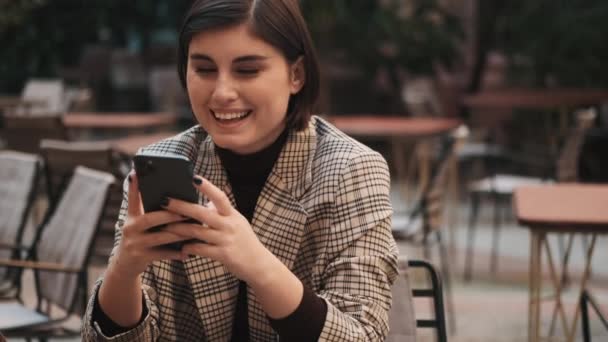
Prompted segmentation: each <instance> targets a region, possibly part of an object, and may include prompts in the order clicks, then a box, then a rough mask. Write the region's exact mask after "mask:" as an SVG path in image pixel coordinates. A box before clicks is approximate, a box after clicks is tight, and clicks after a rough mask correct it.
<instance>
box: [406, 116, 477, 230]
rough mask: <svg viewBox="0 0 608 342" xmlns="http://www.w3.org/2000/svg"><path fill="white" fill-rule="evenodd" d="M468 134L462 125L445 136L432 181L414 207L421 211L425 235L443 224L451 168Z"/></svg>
mask: <svg viewBox="0 0 608 342" xmlns="http://www.w3.org/2000/svg"><path fill="white" fill-rule="evenodd" d="M467 136H468V129H467V128H466V127H465V126H461V127H459V128H457V129H456V130H455V131H454V132H453V133H452V134H451V135H450V136H448V137H445V138H444V141H443V142H442V144H441V149H440V152H439V156H438V158H437V160H436V161H435V163H434V165H433V167H432V169H431V177H430V181H429V182H428V184H427V185H426V187H425V189H424V190H423V191H422V195H421V198H420V200H419V202H418V204H417V208H415V209H414V210H415V211H416V210H419V211H421V213H420V214H422V217H423V220H422V222H423V234H424V236H428V235H429V234H430V233H432V232H434V231H437V230H439V229H440V228H441V226H442V223H443V222H442V221H443V212H444V202H445V198H444V197H445V193H446V189H447V184H448V177H449V169H450V166H451V165H453V164H452V163H453V161H454V158H456V151H457V149H458V148H459V147H460V146H461V145H462V144H463V143H464V140H465V139H466V137H467Z"/></svg>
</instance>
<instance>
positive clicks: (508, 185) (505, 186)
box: [464, 109, 595, 280]
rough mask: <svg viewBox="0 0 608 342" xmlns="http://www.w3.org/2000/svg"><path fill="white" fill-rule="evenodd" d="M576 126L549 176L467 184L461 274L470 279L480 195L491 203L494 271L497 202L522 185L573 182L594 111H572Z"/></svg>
mask: <svg viewBox="0 0 608 342" xmlns="http://www.w3.org/2000/svg"><path fill="white" fill-rule="evenodd" d="M575 116H576V121H577V123H576V126H575V127H573V128H572V129H571V130H570V132H569V134H568V136H567V137H566V140H565V141H564V144H563V146H562V148H561V151H560V154H559V156H558V157H557V160H555V161H553V163H554V167H553V168H552V169H551V170H549V172H546V173H547V174H548V175H549V177H547V178H545V179H543V178H538V177H531V176H525V175H515V174H496V175H493V176H490V177H486V178H483V179H480V180H477V181H474V182H472V183H471V184H470V185H469V194H470V198H471V209H470V213H469V231H468V242H467V255H466V260H465V272H464V276H465V279H466V280H470V279H471V276H472V269H473V249H474V248H473V245H474V242H475V230H476V227H477V219H478V215H479V205H480V201H481V197H482V196H489V197H491V198H492V199H493V202H494V223H493V229H494V230H493V233H492V235H493V237H492V256H491V261H490V268H491V269H492V271H494V272H496V270H497V267H498V237H499V229H500V212H499V209H500V204H501V203H503V202H509V203H510V199H511V197H512V195H513V193H514V192H515V189H517V188H518V187H521V186H526V185H539V184H542V183H546V182H553V181H557V182H576V181H577V180H578V160H579V155H580V151H581V147H582V143H583V140H584V138H585V132H586V131H587V129H589V127H591V125H592V124H593V121H594V119H595V111H594V110H592V109H589V110H581V111H578V112H577V113H576V115H575Z"/></svg>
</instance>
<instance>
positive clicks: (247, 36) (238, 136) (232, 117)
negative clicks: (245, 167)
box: [186, 24, 304, 154]
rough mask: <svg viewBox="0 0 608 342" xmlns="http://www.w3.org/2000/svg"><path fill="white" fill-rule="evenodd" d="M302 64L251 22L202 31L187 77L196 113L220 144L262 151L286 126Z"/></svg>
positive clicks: (241, 150)
mask: <svg viewBox="0 0 608 342" xmlns="http://www.w3.org/2000/svg"><path fill="white" fill-rule="evenodd" d="M301 68H302V66H301V62H296V63H294V64H293V65H290V64H289V63H288V61H287V60H286V59H285V57H284V56H283V55H282V54H281V52H280V51H279V50H277V49H276V48H275V47H273V46H272V45H270V44H268V43H266V42H265V41H263V40H261V39H260V38H258V37H256V36H255V35H253V34H252V33H251V32H250V30H249V29H248V27H247V25H245V24H242V25H238V26H234V27H229V28H223V29H218V30H211V31H205V32H201V33H198V34H197V35H195V36H194V37H193V38H192V41H191V42H190V46H189V56H188V71H187V77H186V79H187V80H186V82H187V86H188V96H189V97H190V102H191V105H192V110H193V111H194V115H195V116H196V119H197V120H198V122H199V124H200V125H201V126H202V127H203V128H204V129H205V130H206V131H207V132H208V133H209V134H210V135H211V137H212V138H213V141H214V142H215V144H217V145H218V146H220V147H223V148H226V149H229V150H231V151H233V152H235V153H239V154H248V153H253V152H257V151H259V150H261V149H263V148H265V147H267V146H269V145H270V144H272V142H274V141H275V140H276V139H277V138H278V136H279V135H280V134H281V132H282V131H283V129H284V128H285V124H286V113H287V104H288V101H289V97H290V95H292V94H295V93H297V92H298V91H299V90H300V89H301V88H302V86H303V83H304V80H303V71H302V70H301Z"/></svg>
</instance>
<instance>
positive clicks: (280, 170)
mask: <svg viewBox="0 0 608 342" xmlns="http://www.w3.org/2000/svg"><path fill="white" fill-rule="evenodd" d="M315 147H316V135H315V134H314V125H312V123H311V126H310V127H309V128H307V129H305V130H304V131H302V132H291V133H290V134H289V137H288V139H287V142H286V143H285V146H284V147H283V150H282V151H281V153H280V155H279V158H278V159H277V162H276V164H275V166H274V167H273V169H272V171H271V173H270V175H269V176H268V179H267V181H266V184H265V185H264V188H263V189H262V192H261V193H260V196H259V198H258V201H257V204H256V208H255V212H254V215H253V220H252V228H253V230H254V231H255V233H256V235H257V237H258V239H259V240H260V242H261V243H262V244H263V245H264V246H265V247H266V248H267V249H268V250H269V251H270V252H271V253H272V254H274V255H275V256H276V257H277V258H278V259H279V260H281V262H282V263H283V264H284V265H286V266H287V267H288V268H289V269H292V268H293V265H294V261H295V258H296V256H297V255H298V252H299V250H300V243H301V240H302V234H303V232H304V227H305V225H306V221H307V213H306V210H305V208H304V206H303V205H302V203H301V202H300V198H301V196H302V195H303V194H304V193H305V192H306V190H307V189H308V188H309V186H310V185H311V178H312V176H311V173H312V171H311V165H312V158H313V156H314V151H315ZM248 298H249V299H248V300H249V303H248V307H249V326H250V330H251V332H252V334H254V335H255V336H257V337H260V340H268V339H271V337H272V336H273V334H274V333H273V331H272V329H271V328H270V325H269V324H264V322H266V320H265V319H264V320H262V321H260V317H264V318H265V317H266V316H265V314H264V312H263V310H262V308H261V306H260V304H259V302H258V301H257V299H256V298H255V293H253V291H251V290H250V291H248ZM262 335H264V337H262Z"/></svg>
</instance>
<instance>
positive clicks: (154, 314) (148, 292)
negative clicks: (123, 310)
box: [81, 179, 159, 342]
mask: <svg viewBox="0 0 608 342" xmlns="http://www.w3.org/2000/svg"><path fill="white" fill-rule="evenodd" d="M127 189H128V183H127V180H126V179H125V181H124V183H123V201H122V205H121V207H120V211H119V214H118V221H117V222H116V230H115V235H114V248H113V249H112V253H111V254H110V262H111V260H112V257H113V256H114V254H115V252H116V248H117V247H118V244H119V242H120V238H121V236H122V227H123V225H124V223H125V219H126V216H127V204H128V200H127V198H128V196H127ZM151 277H153V274H152V272H150V268H148V270H147V271H146V272H144V275H143V277H142V279H143V280H142V282H143V284H142V290H143V295H144V300H145V303H146V304H145V305H146V307H147V309H148V315H147V316H146V317H145V318H144V320H143V321H142V322H140V324H138V325H137V326H135V327H134V328H133V329H131V330H129V331H126V332H124V333H122V334H119V335H116V336H111V337H110V336H105V335H104V334H103V332H102V331H101V329H100V328H99V325H98V324H97V323H96V322H95V321H94V320H93V319H94V317H93V307H94V305H95V299H96V298H97V292H98V291H99V288H100V287H101V283H102V282H103V277H102V278H100V279H99V280H98V281H97V282H96V284H95V286H94V288H93V293H92V295H91V297H90V299H89V302H88V304H87V308H86V311H85V314H84V317H83V320H82V329H81V330H82V331H81V336H82V340H83V341H87V342H88V341H91V342H92V341H125V342H126V341H156V340H157V339H158V335H159V330H158V323H157V322H158V317H159V310H158V307H157V306H156V304H155V302H154V300H155V299H156V292H155V290H154V289H153V288H152V287H150V286H149V285H147V284H146V283H147V282H148V280H150V279H151Z"/></svg>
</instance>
